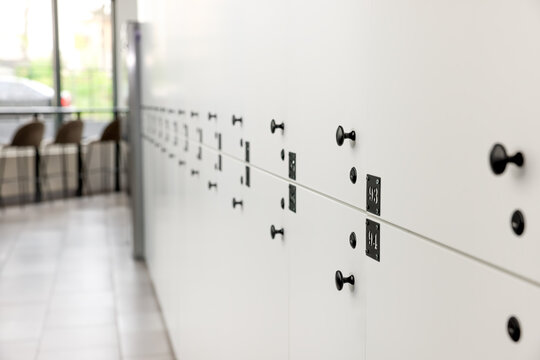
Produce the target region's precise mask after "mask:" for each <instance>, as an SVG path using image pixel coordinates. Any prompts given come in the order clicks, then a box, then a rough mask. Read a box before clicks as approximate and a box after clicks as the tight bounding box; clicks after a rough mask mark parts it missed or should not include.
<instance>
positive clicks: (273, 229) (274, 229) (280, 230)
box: [270, 225, 285, 239]
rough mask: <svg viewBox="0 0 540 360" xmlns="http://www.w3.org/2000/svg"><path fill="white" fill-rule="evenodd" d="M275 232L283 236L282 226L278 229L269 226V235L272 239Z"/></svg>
mask: <svg viewBox="0 0 540 360" xmlns="http://www.w3.org/2000/svg"><path fill="white" fill-rule="evenodd" d="M276 234H281V236H283V235H284V234H285V230H284V229H283V228H281V229H279V230H278V229H276V227H275V226H274V225H272V226H270V236H272V239H273V238H275V237H276Z"/></svg>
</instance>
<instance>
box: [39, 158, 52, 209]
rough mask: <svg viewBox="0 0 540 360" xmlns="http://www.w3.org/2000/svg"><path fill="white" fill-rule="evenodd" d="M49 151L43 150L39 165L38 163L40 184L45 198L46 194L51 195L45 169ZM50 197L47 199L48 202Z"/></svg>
mask: <svg viewBox="0 0 540 360" xmlns="http://www.w3.org/2000/svg"><path fill="white" fill-rule="evenodd" d="M49 156H50V154H49V151H47V150H45V151H44V152H43V154H42V156H41V163H40V167H41V170H40V177H41V184H42V185H43V188H42V191H43V197H45V194H46V193H49V196H50V193H51V187H50V186H49V185H50V184H49V178H48V174H47V168H48V164H49ZM50 199H51V197H49V200H50Z"/></svg>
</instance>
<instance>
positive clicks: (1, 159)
mask: <svg viewBox="0 0 540 360" xmlns="http://www.w3.org/2000/svg"><path fill="white" fill-rule="evenodd" d="M5 168H6V158H5V156H4V149H3V148H2V149H0V206H1V207H2V208H3V207H5V206H6V204H5V203H4V197H3V196H2V185H4V171H5Z"/></svg>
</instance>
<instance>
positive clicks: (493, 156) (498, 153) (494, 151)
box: [489, 144, 525, 175]
mask: <svg viewBox="0 0 540 360" xmlns="http://www.w3.org/2000/svg"><path fill="white" fill-rule="evenodd" d="M524 161H525V159H524V158H523V154H522V153H521V152H517V153H515V154H514V155H512V156H508V154H507V153H506V149H505V148H504V146H503V145H501V144H495V145H493V148H491V153H490V154H489V163H490V165H491V170H493V172H494V173H495V174H497V175H500V174H502V173H503V172H504V170H505V169H506V165H507V164H509V163H514V164H516V166H518V167H521V166H523V163H524Z"/></svg>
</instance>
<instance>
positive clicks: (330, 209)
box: [283, 188, 366, 360]
mask: <svg viewBox="0 0 540 360" xmlns="http://www.w3.org/2000/svg"><path fill="white" fill-rule="evenodd" d="M296 202H297V209H296V214H293V213H290V214H289V215H290V221H289V226H288V227H287V228H285V236H284V240H283V241H284V242H285V243H287V245H288V246H289V248H290V272H291V273H290V282H289V284H290V285H289V293H290V300H289V306H290V308H289V324H290V325H289V326H290V352H289V354H290V359H291V360H302V359H310V360H313V359H344V360H346V359H351V360H352V359H356V360H357V359H364V358H365V354H364V353H365V331H366V329H365V321H366V312H365V311H366V277H365V270H364V266H365V265H364V264H365V261H366V256H365V255H364V242H365V236H364V233H365V232H364V228H365V217H364V215H363V214H362V213H360V212H359V211H357V210H352V209H351V208H349V207H347V206H343V205H341V204H339V203H337V202H334V201H331V200H328V199H326V198H323V197H321V196H319V195H316V194H314V193H312V192H309V191H306V190H303V189H300V188H298V189H297V200H296ZM352 233H354V237H353V239H352V240H351V236H353V235H352ZM351 241H353V242H354V243H355V248H353V247H352V246H351ZM337 271H340V272H341V274H342V277H344V278H347V277H349V276H350V275H352V276H354V285H351V284H348V283H342V285H343V288H342V290H341V291H338V289H337V287H336V272H337Z"/></svg>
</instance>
